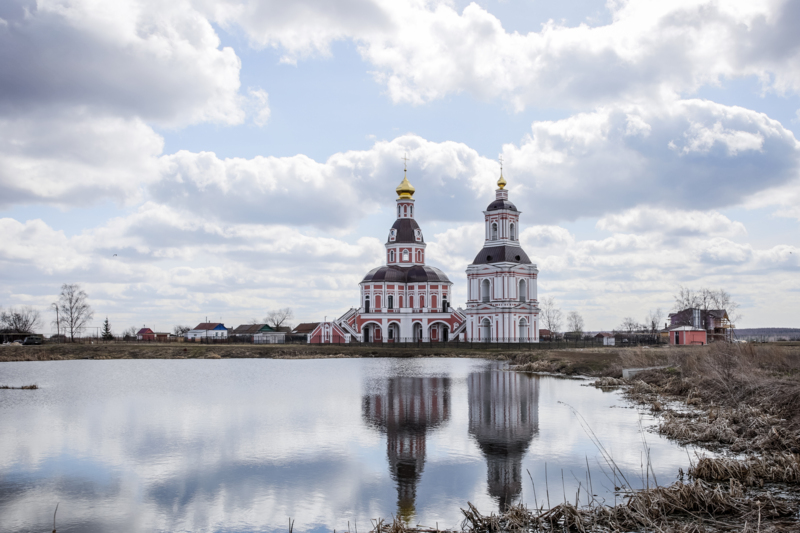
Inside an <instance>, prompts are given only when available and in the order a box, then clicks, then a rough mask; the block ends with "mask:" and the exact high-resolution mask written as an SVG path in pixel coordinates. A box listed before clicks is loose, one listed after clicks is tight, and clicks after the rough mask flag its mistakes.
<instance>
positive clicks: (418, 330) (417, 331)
mask: <svg viewBox="0 0 800 533" xmlns="http://www.w3.org/2000/svg"><path fill="white" fill-rule="evenodd" d="M414 340H415V341H417V342H419V341H421V340H422V324H420V323H419V322H417V323H416V324H414Z"/></svg>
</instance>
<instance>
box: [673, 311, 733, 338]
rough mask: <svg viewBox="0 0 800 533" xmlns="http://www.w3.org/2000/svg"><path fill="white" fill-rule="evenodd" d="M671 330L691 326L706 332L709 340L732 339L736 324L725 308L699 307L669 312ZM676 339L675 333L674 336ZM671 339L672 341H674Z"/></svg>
mask: <svg viewBox="0 0 800 533" xmlns="http://www.w3.org/2000/svg"><path fill="white" fill-rule="evenodd" d="M669 321H670V325H669V328H668V329H669V330H670V331H674V330H675V329H676V328H678V327H681V326H691V327H692V328H694V329H701V330H703V331H705V332H706V339H707V341H708V342H715V341H730V340H731V335H732V330H733V328H734V325H733V324H731V321H730V319H729V318H728V313H727V311H726V310H725V309H700V308H697V307H694V308H691V307H690V308H688V309H684V310H683V311H678V312H677V313H670V314H669ZM672 340H674V335H673V336H672ZM672 340H670V343H672Z"/></svg>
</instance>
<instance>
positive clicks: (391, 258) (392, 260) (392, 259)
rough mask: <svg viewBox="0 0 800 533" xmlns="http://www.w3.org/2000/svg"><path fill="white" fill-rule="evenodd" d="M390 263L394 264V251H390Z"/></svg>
mask: <svg viewBox="0 0 800 533" xmlns="http://www.w3.org/2000/svg"><path fill="white" fill-rule="evenodd" d="M389 261H391V262H392V263H394V250H390V251H389Z"/></svg>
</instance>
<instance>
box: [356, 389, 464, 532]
mask: <svg viewBox="0 0 800 533" xmlns="http://www.w3.org/2000/svg"><path fill="white" fill-rule="evenodd" d="M361 403H362V416H363V418H364V420H365V421H366V422H367V423H368V424H370V425H371V426H372V427H374V428H376V429H378V430H379V431H380V432H381V433H385V434H386V455H387V456H388V459H389V472H390V474H391V476H392V479H393V480H394V481H395V483H396V484H397V515H398V517H400V518H402V519H403V520H404V521H406V522H408V521H409V520H410V519H411V518H412V517H413V516H414V514H415V508H414V503H415V499H416V495H417V483H419V480H420V478H421V477H422V470H423V468H424V467H425V439H426V436H427V433H428V432H429V431H431V430H433V429H435V428H436V427H437V426H439V425H441V424H443V423H444V422H447V420H448V419H449V418H450V378H414V377H393V378H390V379H388V380H387V383H386V386H385V388H384V389H383V390H381V391H380V392H378V393H374V394H366V395H364V397H363V398H362V401H361Z"/></svg>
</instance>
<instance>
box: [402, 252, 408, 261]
mask: <svg viewBox="0 0 800 533" xmlns="http://www.w3.org/2000/svg"><path fill="white" fill-rule="evenodd" d="M403 261H408V250H403Z"/></svg>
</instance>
